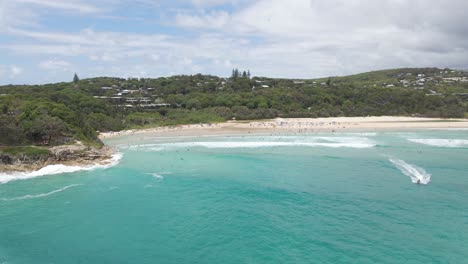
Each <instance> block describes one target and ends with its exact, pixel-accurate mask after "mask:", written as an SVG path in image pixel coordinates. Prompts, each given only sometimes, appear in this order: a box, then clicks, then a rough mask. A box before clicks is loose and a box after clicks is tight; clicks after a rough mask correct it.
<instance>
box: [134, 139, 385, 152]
mask: <svg viewBox="0 0 468 264" xmlns="http://www.w3.org/2000/svg"><path fill="white" fill-rule="evenodd" d="M280 139H282V140H281V141H212V142H176V143H159V144H146V145H139V146H131V147H129V149H131V150H140V151H141V150H143V151H144V150H146V151H162V150H166V149H178V148H190V147H202V148H210V149H232V148H266V147H296V146H302V147H330V148H372V147H375V146H376V143H375V142H374V141H372V140H369V139H368V138H362V137H314V138H303V139H300V140H299V139H297V138H294V137H291V138H290V139H294V141H285V140H284V139H287V138H280Z"/></svg>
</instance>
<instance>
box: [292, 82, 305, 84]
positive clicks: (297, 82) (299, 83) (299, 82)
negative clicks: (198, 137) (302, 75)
mask: <svg viewBox="0 0 468 264" xmlns="http://www.w3.org/2000/svg"><path fill="white" fill-rule="evenodd" d="M293 83H294V84H304V81H293Z"/></svg>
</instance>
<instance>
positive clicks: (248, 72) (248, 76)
mask: <svg viewBox="0 0 468 264" xmlns="http://www.w3.org/2000/svg"><path fill="white" fill-rule="evenodd" d="M247 78H249V79H250V70H247Z"/></svg>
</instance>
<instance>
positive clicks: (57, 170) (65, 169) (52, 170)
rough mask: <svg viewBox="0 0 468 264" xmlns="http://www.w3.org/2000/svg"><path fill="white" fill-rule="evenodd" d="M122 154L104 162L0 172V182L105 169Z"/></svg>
mask: <svg viewBox="0 0 468 264" xmlns="http://www.w3.org/2000/svg"><path fill="white" fill-rule="evenodd" d="M122 157H123V155H122V154H121V153H117V154H114V155H112V158H111V159H109V160H107V161H106V162H105V164H94V165H89V166H67V165H63V164H55V165H49V166H46V167H44V168H41V169H40V170H37V171H32V172H14V173H0V184H3V183H7V182H10V181H15V180H26V179H30V178H36V177H40V176H45V175H55V174H62V173H72V172H78V171H92V170H96V169H107V168H110V167H113V166H115V165H117V164H118V163H119V162H120V160H121V159H122Z"/></svg>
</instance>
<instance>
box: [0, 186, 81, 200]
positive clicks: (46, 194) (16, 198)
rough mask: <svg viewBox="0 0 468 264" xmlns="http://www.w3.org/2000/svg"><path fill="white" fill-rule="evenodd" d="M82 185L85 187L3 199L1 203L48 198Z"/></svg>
mask: <svg viewBox="0 0 468 264" xmlns="http://www.w3.org/2000/svg"><path fill="white" fill-rule="evenodd" d="M80 185H83V184H72V185H68V186H65V187H63V188H60V189H57V190H53V191H51V192H48V193H41V194H36V195H32V194H28V195H25V196H20V197H14V198H2V199H1V201H16V200H27V199H35V198H42V197H46V196H49V195H52V194H56V193H59V192H63V191H65V190H67V189H70V188H73V187H76V186H80Z"/></svg>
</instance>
